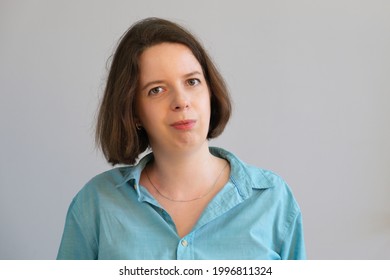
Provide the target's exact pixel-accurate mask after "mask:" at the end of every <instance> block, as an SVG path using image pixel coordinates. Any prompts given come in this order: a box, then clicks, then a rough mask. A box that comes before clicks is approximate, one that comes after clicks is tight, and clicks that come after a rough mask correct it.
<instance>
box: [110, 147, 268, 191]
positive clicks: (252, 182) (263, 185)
mask: <svg viewBox="0 0 390 280" xmlns="http://www.w3.org/2000/svg"><path fill="white" fill-rule="evenodd" d="M210 152H211V153H212V154H213V155H215V156H217V157H220V158H224V159H226V160H227V161H229V164H230V167H231V173H230V181H231V182H232V183H233V184H234V185H235V186H236V188H237V190H238V192H239V193H240V195H241V196H242V197H243V198H245V197H249V196H250V194H251V193H252V189H268V188H270V187H272V185H273V184H271V182H270V181H269V179H268V178H267V176H265V174H264V171H263V170H262V169H259V168H257V167H254V166H251V165H248V164H246V163H244V162H242V161H241V160H240V159H239V158H238V157H236V156H235V155H234V154H233V153H231V152H228V151H226V150H224V149H222V148H217V147H210ZM152 159H153V153H149V154H147V155H145V156H144V157H143V158H142V159H141V160H140V161H139V162H138V163H137V164H136V165H134V166H128V167H124V169H123V171H124V172H123V180H121V182H120V183H119V184H117V185H116V187H122V186H124V185H125V184H126V183H129V184H130V185H131V186H132V187H133V188H134V189H136V190H137V192H138V195H140V191H139V188H138V185H139V180H140V177H141V173H142V170H143V169H144V168H145V166H146V165H147V164H148V162H149V161H151V160H152Z"/></svg>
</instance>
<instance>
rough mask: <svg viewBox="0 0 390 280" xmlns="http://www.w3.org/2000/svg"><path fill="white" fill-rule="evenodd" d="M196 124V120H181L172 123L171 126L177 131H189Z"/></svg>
mask: <svg viewBox="0 0 390 280" xmlns="http://www.w3.org/2000/svg"><path fill="white" fill-rule="evenodd" d="M195 124H196V120H182V121H178V122H174V123H173V124H171V126H172V127H173V128H175V129H177V130H190V129H192V128H193V127H194V126H195Z"/></svg>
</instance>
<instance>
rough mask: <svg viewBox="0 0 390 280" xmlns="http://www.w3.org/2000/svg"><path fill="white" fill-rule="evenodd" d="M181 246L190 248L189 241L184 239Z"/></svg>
mask: <svg viewBox="0 0 390 280" xmlns="http://www.w3.org/2000/svg"><path fill="white" fill-rule="evenodd" d="M181 246H183V247H187V246H188V242H187V240H185V239H183V240H182V241H181Z"/></svg>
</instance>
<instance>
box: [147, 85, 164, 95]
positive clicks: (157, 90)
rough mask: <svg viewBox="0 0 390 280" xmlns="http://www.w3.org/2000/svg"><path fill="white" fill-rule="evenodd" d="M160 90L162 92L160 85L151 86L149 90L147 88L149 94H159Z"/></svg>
mask: <svg viewBox="0 0 390 280" xmlns="http://www.w3.org/2000/svg"><path fill="white" fill-rule="evenodd" d="M161 92H163V88H162V87H155V88H152V89H151V90H149V95H156V94H159V93H161Z"/></svg>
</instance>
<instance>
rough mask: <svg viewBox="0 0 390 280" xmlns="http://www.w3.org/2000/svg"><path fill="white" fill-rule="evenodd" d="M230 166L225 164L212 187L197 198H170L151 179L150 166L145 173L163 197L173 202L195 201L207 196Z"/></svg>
mask: <svg viewBox="0 0 390 280" xmlns="http://www.w3.org/2000/svg"><path fill="white" fill-rule="evenodd" d="M227 166H228V163H226V164H225V166H224V167H223V168H222V170H221V172H220V173H219V175H218V177H217V179H215V182H214V184H213V185H212V186H211V187H210V189H209V190H208V191H207V192H206V193H205V194H203V195H201V196H198V197H195V198H192V199H188V200H179V199H173V198H170V197H168V196H166V195H163V194H162V193H161V192H160V191H159V190H158V188H157V187H156V186H155V185H154V184H153V182H152V180H151V179H150V177H149V173H148V168H145V174H146V177H147V178H148V180H149V182H150V184H151V185H152V187H153V188H154V189H155V190H156V192H157V193H158V194H159V195H160V196H162V197H163V198H165V199H167V200H169V201H172V202H191V201H195V200H199V199H202V198H203V197H205V196H206V195H208V194H209V193H210V192H211V191H212V190H213V189H214V187H215V186H216V185H217V182H218V180H219V178H220V177H221V175H222V173H223V171H224V170H225V168H226V167H227Z"/></svg>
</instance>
